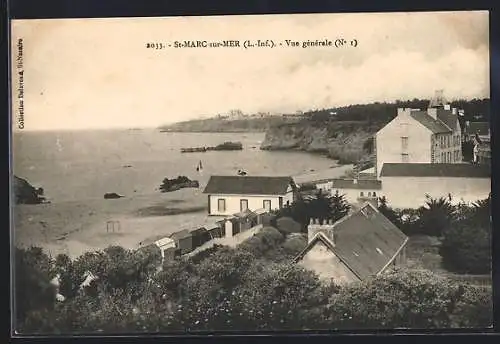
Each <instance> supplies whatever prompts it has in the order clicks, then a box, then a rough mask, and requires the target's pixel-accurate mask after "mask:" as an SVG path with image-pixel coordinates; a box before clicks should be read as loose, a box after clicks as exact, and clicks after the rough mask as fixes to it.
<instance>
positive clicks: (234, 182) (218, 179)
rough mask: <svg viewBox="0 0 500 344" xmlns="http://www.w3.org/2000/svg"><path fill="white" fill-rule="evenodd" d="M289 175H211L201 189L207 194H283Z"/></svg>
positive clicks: (290, 179)
mask: <svg viewBox="0 0 500 344" xmlns="http://www.w3.org/2000/svg"><path fill="white" fill-rule="evenodd" d="M292 183H293V179H292V178H291V177H266V176H211V177H210V180H209V181H208V184H207V186H206V188H205V190H204V191H203V193H207V194H229V195H284V194H286V190H287V188H288V186H289V185H290V184H292Z"/></svg>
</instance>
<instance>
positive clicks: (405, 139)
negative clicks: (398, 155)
mask: <svg viewBox="0 0 500 344" xmlns="http://www.w3.org/2000/svg"><path fill="white" fill-rule="evenodd" d="M401 149H402V150H403V152H404V151H406V150H407V149H408V137H406V136H403V137H401Z"/></svg>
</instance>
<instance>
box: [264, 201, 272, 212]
mask: <svg viewBox="0 0 500 344" xmlns="http://www.w3.org/2000/svg"><path fill="white" fill-rule="evenodd" d="M263 203H264V209H266V210H267V211H270V210H271V201H270V200H268V199H265V200H264V202H263Z"/></svg>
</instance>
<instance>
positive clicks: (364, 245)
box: [294, 203, 408, 279]
mask: <svg viewBox="0 0 500 344" xmlns="http://www.w3.org/2000/svg"><path fill="white" fill-rule="evenodd" d="M333 233H334V237H335V242H334V243H333V242H331V241H330V240H329V239H328V238H327V237H326V236H325V235H324V234H323V233H317V234H316V235H315V237H314V238H313V240H311V242H310V243H309V244H308V245H307V247H306V248H305V249H304V250H303V251H302V252H301V253H300V254H299V255H298V256H297V257H296V258H295V260H294V261H295V262H297V261H299V260H300V259H302V258H303V257H304V255H305V254H306V253H307V252H309V250H310V249H311V248H312V247H314V245H316V243H317V242H318V241H322V242H323V243H325V245H326V246H327V247H328V249H329V250H330V251H332V252H333V253H334V254H335V255H336V256H337V257H338V258H339V259H340V260H341V261H342V262H343V263H344V264H345V265H346V266H347V267H348V268H349V269H350V270H351V271H352V272H353V273H354V274H355V275H356V276H358V277H359V278H360V279H364V278H366V277H368V276H371V275H375V274H378V273H380V272H382V271H384V270H385V268H386V267H387V266H388V265H389V264H390V263H391V262H392V261H393V260H394V258H395V257H396V256H397V254H398V253H399V252H400V251H401V249H402V248H403V247H404V246H405V245H406V243H407V241H408V237H407V236H406V235H405V234H403V232H401V231H400V230H399V228H397V227H396V226H395V225H394V224H393V223H392V222H391V221H389V220H388V219H387V218H386V217H385V216H384V215H382V214H381V213H380V212H379V211H378V210H377V208H375V207H374V206H373V205H372V204H370V203H365V204H364V205H363V206H362V207H361V208H360V209H359V210H358V211H355V212H353V213H352V214H350V215H347V216H345V217H344V218H342V219H340V220H339V221H337V222H336V223H335V224H334V225H333Z"/></svg>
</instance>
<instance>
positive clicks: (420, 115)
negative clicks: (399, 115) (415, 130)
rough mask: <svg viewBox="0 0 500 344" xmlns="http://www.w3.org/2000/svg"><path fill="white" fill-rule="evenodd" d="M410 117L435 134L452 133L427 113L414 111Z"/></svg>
mask: <svg viewBox="0 0 500 344" xmlns="http://www.w3.org/2000/svg"><path fill="white" fill-rule="evenodd" d="M410 117H411V118H413V119H414V120H416V121H417V122H419V123H420V124H422V125H423V126H424V127H426V128H427V129H429V130H430V131H431V132H432V133H433V134H441V133H450V132H451V131H452V129H451V128H449V127H448V126H447V125H446V124H445V123H443V122H442V121H440V120H436V119H434V118H433V117H432V116H431V115H429V114H428V113H427V112H426V111H412V112H411V113H410ZM452 128H454V126H453V127H452Z"/></svg>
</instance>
